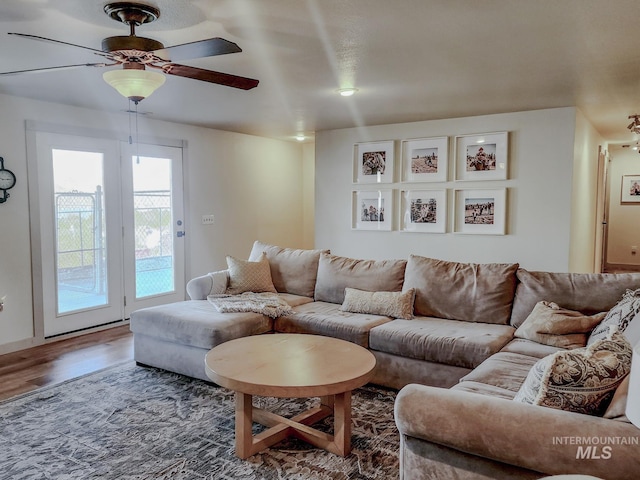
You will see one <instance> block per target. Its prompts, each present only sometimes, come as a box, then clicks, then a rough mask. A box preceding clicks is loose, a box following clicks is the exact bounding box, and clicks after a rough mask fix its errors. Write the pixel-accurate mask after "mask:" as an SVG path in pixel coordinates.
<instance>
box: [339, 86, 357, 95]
mask: <svg viewBox="0 0 640 480" xmlns="http://www.w3.org/2000/svg"><path fill="white" fill-rule="evenodd" d="M357 91H358V89H357V88H353V87H350V88H340V89H338V93H339V94H340V95H342V96H343V97H350V96H352V95H353V94H354V93H356V92H357Z"/></svg>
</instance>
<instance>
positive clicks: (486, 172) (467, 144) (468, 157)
mask: <svg viewBox="0 0 640 480" xmlns="http://www.w3.org/2000/svg"><path fill="white" fill-rule="evenodd" d="M508 150H509V134H508V132H497V133H483V134H474V135H459V136H457V137H456V138H455V179H456V181H478V180H506V179H507V171H508V160H509V159H508Z"/></svg>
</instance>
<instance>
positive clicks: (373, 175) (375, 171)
mask: <svg viewBox="0 0 640 480" xmlns="http://www.w3.org/2000/svg"><path fill="white" fill-rule="evenodd" d="M394 148H395V144H394V141H393V140H389V141H385V142H369V143H356V144H355V146H354V159H353V182H354V183H393V170H394V162H393V160H394V159H393V156H394Z"/></svg>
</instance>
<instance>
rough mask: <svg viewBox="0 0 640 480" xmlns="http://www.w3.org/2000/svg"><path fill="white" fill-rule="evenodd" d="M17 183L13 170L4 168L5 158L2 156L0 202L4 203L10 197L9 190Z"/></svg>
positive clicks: (0, 160)
mask: <svg viewBox="0 0 640 480" xmlns="http://www.w3.org/2000/svg"><path fill="white" fill-rule="evenodd" d="M15 184H16V176H15V175H14V174H13V172H12V171H11V170H7V169H6V168H4V158H2V157H0V203H4V202H6V201H7V199H8V198H9V194H8V193H7V190H9V189H10V188H13V187H14V185H15Z"/></svg>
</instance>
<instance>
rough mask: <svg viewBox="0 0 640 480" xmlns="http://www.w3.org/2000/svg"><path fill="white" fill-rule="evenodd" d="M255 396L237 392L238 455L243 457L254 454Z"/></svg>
mask: <svg viewBox="0 0 640 480" xmlns="http://www.w3.org/2000/svg"><path fill="white" fill-rule="evenodd" d="M252 402H253V397H252V396H251V395H248V394H246V393H241V392H236V455H237V456H238V457H240V458H242V459H246V458H249V457H250V456H251V455H252V445H253V436H252V432H251V428H252V426H253V403H252Z"/></svg>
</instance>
